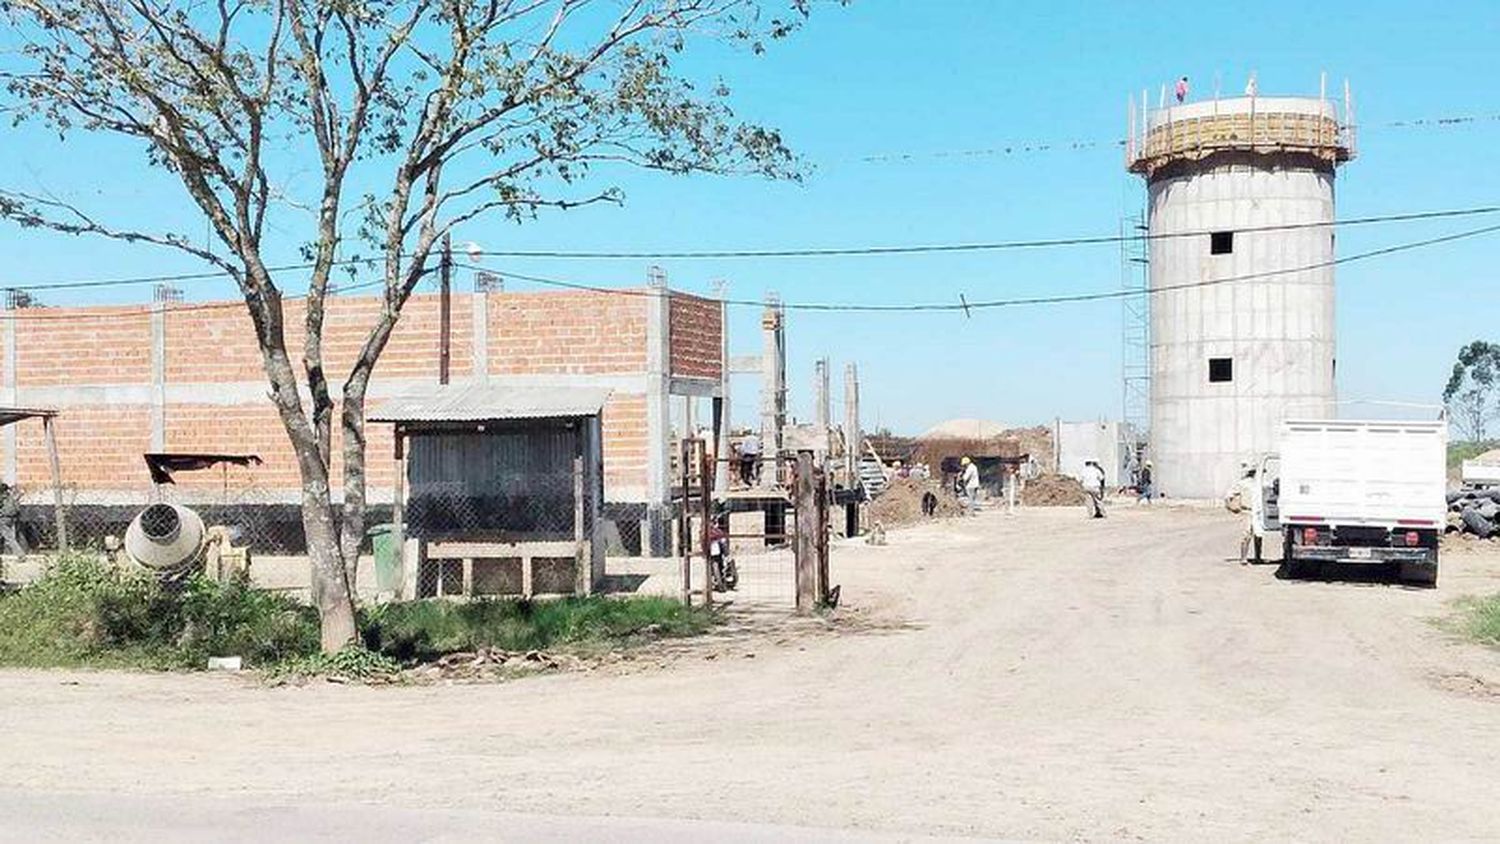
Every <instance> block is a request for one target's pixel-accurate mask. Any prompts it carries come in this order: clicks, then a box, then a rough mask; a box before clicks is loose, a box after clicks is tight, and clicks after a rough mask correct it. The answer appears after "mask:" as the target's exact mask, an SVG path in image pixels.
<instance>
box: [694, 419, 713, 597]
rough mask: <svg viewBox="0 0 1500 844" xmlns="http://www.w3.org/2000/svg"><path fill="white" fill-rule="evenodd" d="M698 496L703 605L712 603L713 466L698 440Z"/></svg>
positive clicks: (705, 449) (706, 451)
mask: <svg viewBox="0 0 1500 844" xmlns="http://www.w3.org/2000/svg"><path fill="white" fill-rule="evenodd" d="M698 443H699V448H698V482H699V485H698V498H699V501H700V502H701V509H702V511H703V512H702V516H701V518H702V520H703V524H702V526H701V527H700V529H699V531H698V536H699V540H700V541H699V546H698V547H699V549H700V550H701V551H702V552H703V606H704V607H705V608H709V607H712V606H713V605H714V578H713V567H714V561H713V559H712V558H711V557H710V555H709V553H708V535H709V532H710V531H711V530H713V512H714V502H713V486H714V476H713V466H712V464H710V463H709V462H708V449H707V448H706V447H705V446H706V445H707V444H706V443H704V442H703V441H702V440H698Z"/></svg>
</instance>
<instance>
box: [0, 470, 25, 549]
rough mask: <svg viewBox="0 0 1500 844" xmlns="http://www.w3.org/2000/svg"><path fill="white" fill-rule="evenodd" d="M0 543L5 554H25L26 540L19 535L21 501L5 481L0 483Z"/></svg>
mask: <svg viewBox="0 0 1500 844" xmlns="http://www.w3.org/2000/svg"><path fill="white" fill-rule="evenodd" d="M0 543H3V545H4V548H5V553H7V554H15V555H16V556H18V557H20V556H25V554H26V541H25V540H24V539H23V538H22V537H21V501H20V498H19V497H18V496H17V495H16V490H15V488H14V487H12V486H10V485H9V484H5V483H0Z"/></svg>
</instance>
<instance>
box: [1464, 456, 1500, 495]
mask: <svg viewBox="0 0 1500 844" xmlns="http://www.w3.org/2000/svg"><path fill="white" fill-rule="evenodd" d="M1458 471H1459V479H1460V480H1461V481H1462V482H1463V485H1464V487H1465V488H1466V489H1494V488H1496V487H1500V458H1489V457H1487V456H1486V457H1482V458H1479V459H1477V460H1465V461H1464V462H1463V463H1462V464H1460V465H1459V470H1458Z"/></svg>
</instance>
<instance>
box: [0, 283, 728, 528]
mask: <svg viewBox="0 0 1500 844" xmlns="http://www.w3.org/2000/svg"><path fill="white" fill-rule="evenodd" d="M379 307H380V299H379V298H378V297H373V296H334V297H330V299H329V301H328V308H327V318H326V323H325V329H324V343H323V349H324V357H325V361H326V365H327V368H328V370H329V372H330V373H331V374H332V376H333V378H332V379H331V380H332V382H333V384H334V386H335V394H336V395H337V392H336V391H337V387H338V386H339V385H341V384H342V376H343V374H344V373H347V371H348V368H349V366H350V364H351V362H352V360H353V358H354V356H355V355H356V353H357V352H358V349H359V348H360V346H361V344H362V343H363V341H364V337H365V334H366V332H367V331H368V330H369V327H370V325H371V324H372V322H373V319H374V317H375V314H376V312H377V310H378V308H379ZM451 307H452V311H451V314H452V317H451V324H452V328H451V335H450V372H451V378H452V381H453V383H455V384H462V383H465V382H475V381H478V382H489V383H496V384H514V385H539V384H544V385H549V386H568V385H571V386H587V387H595V388H599V387H602V388H607V389H608V390H610V394H609V399H608V401H607V403H606V404H605V407H604V412H603V419H602V426H603V435H604V436H603V457H604V467H605V472H604V496H605V505H606V510H605V513H604V515H605V517H606V518H607V519H609V520H610V521H611V522H613V523H614V524H615V531H616V536H617V538H618V541H619V542H620V543H621V544H622V545H624V546H625V550H629V551H639V550H643V549H642V548H641V546H640V544H638V542H639V540H638V539H637V537H638V536H639V535H641V534H642V533H644V535H645V536H647V537H664V536H665V535H666V528H665V524H664V522H665V514H666V511H667V509H668V507H669V504H670V488H671V482H670V472H671V468H670V467H671V451H670V449H671V441H672V431H671V418H672V417H671V412H670V408H671V404H670V402H671V399H672V397H673V396H684V397H712V396H721V395H723V387H724V383H723V381H724V376H725V346H724V337H725V335H724V313H723V306H722V305H721V304H720V303H719V302H718V301H716V300H713V299H706V298H702V297H698V296H693V295H689V294H685V293H679V292H674V291H670V290H668V289H667V288H666V287H665V286H648V287H643V288H635V289H626V290H615V291H610V292H594V291H559V292H541V293H534V292H525V293H519V292H501V291H485V292H474V293H460V294H454V295H453V297H452V306H451ZM439 308H440V300H439V296H437V295H436V294H424V295H416V296H413V297H412V298H411V300H410V301H409V302H408V303H407V305H406V308H405V311H404V314H403V317H402V319H401V322H400V325H399V326H398V328H397V330H396V332H395V334H394V335H393V336H392V338H391V341H390V344H389V345H388V347H387V348H386V351H385V353H384V355H383V357H382V358H381V361H380V364H379V366H378V367H377V369H376V373H375V377H374V378H373V380H372V383H371V388H370V394H369V399H370V402H371V403H372V405H373V404H376V403H378V402H379V401H380V400H382V399H385V398H387V397H390V396H394V395H399V394H401V393H403V392H406V391H409V390H411V389H413V388H416V387H420V386H425V385H430V384H433V383H435V382H436V380H437V377H438V369H439V358H440V345H441V344H440V339H441V338H440V336H439V334H440V329H439V326H440V318H439V317H440V314H439ZM302 324H303V316H302V304H301V302H300V300H288V301H287V302H286V325H287V338H286V341H287V348H288V350H289V351H290V352H291V353H292V355H293V358H294V359H296V357H297V350H298V349H300V348H301V346H302V339H301V330H302ZM0 361H3V363H0V397H3V398H0V401H3V403H4V404H5V405H8V406H12V407H47V408H56V409H57V410H58V411H60V413H59V415H58V417H57V420H56V432H57V443H58V448H59V451H60V453H61V459H62V474H63V484H64V487H65V489H66V491H67V492H66V495H67V499H68V502H69V504H70V506H71V509H72V510H73V511H74V512H75V514H76V518H75V519H74V520H75V521H80V522H84V523H85V524H84V525H83V526H84V527H85V528H87V523H88V522H93V523H95V524H98V523H109V524H111V525H113V523H116V522H121V521H123V520H128V519H129V518H130V516H131V515H133V511H134V509H135V508H138V507H139V506H141V505H143V504H144V503H146V502H147V501H148V500H150V497H151V496H152V495H154V494H156V493H155V492H153V490H152V487H151V483H150V480H149V478H148V475H147V471H146V466H145V463H144V461H143V460H142V455H143V454H144V453H147V452H198V453H234V454H256V455H258V456H260V457H261V458H262V460H263V461H264V462H263V464H261V465H259V466H254V467H249V468H238V467H235V468H232V469H225V470H224V471H223V472H222V473H221V472H199V473H191V474H183V475H180V476H179V477H178V478H177V479H176V484H175V488H174V489H173V490H172V492H171V495H172V496H173V497H174V498H175V499H176V500H178V501H182V502H183V503H199V504H202V505H204V506H210V507H211V506H218V505H226V504H232V505H233V506H235V507H237V508H244V507H255V508H257V509H259V510H260V511H262V517H267V515H268V514H270V517H271V518H274V519H275V520H276V521H277V522H279V523H281V524H282V525H283V527H284V530H283V531H282V532H283V534H285V533H288V532H290V533H292V534H295V535H296V538H294V539H292V540H290V541H283V542H279V543H277V544H280V545H282V546H283V547H282V548H281V549H280V550H283V551H295V550H300V549H297V548H295V547H292V546H295V545H296V544H299V543H300V523H299V522H298V518H299V517H298V513H297V507H296V503H297V502H298V500H299V494H300V485H299V480H298V474H297V468H296V464H295V461H294V459H293V455H292V452H291V449H290V447H289V445H288V443H287V440H286V433H285V431H284V429H283V427H282V425H281V422H280V419H279V417H278V416H277V414H276V410H275V407H274V405H273V404H272V403H271V401H270V399H269V398H268V396H267V392H268V385H267V382H266V378H265V374H264V371H263V369H262V367H261V356H260V352H259V350H258V348H257V346H256V343H255V339H254V336H253V333H252V329H251V325H250V321H249V317H248V315H247V314H246V312H245V308H244V305H243V303H241V302H239V301H222V302H198V303H177V302H171V301H159V302H156V303H154V304H151V305H146V306H140V305H131V306H109V307H80V308H22V309H15V310H8V311H4V312H0ZM367 436H368V451H367V455H368V463H367V470H368V479H369V480H368V483H369V497H370V500H371V502H372V503H377V504H380V503H384V504H387V505H388V504H389V502H390V501H391V500H392V499H391V490H392V486H393V482H394V476H393V474H392V473H393V468H392V462H391V460H389V459H388V456H389V455H390V453H391V449H392V431H391V428H390V426H386V425H375V424H372V425H370V426H369V429H368V432H367ZM334 437H335V441H334V444H333V454H334V466H333V479H334V484H335V490H334V495H335V498H337V497H338V496H339V495H340V493H339V491H338V489H337V484H338V483H339V481H340V479H341V477H342V468H341V465H340V464H341V461H340V460H339V453H340V445H339V443H338V441H337V438H338V430H337V425H335V430H334ZM0 467H3V476H4V479H5V480H6V482H7V483H11V484H13V485H17V486H19V488H20V489H21V490H22V492H23V494H25V500H26V501H27V503H28V504H34V505H36V506H40V505H43V504H45V503H48V502H50V498H48V496H47V493H46V490H47V488H48V487H47V484H48V482H49V481H48V478H49V476H48V464H47V455H46V452H45V450H44V447H43V442H42V437H41V435H40V433H39V432H33V431H30V430H28V429H27V428H25V427H24V426H23V427H20V428H17V427H14V426H13V427H10V428H6V429H5V430H4V433H3V434H0ZM230 473H233V474H232V476H231V474H230ZM88 514H92V518H88ZM37 521H38V523H40V522H41V521H42V520H40V519H39V520H37ZM637 525H639V526H640V527H641V528H644V531H643V530H639V529H638V528H637ZM87 533H88V531H87V530H85V531H84V534H85V535H87ZM660 542H661V540H660V539H659V538H658V539H654V540H647V543H646V544H647V545H648V546H653V545H659V544H660Z"/></svg>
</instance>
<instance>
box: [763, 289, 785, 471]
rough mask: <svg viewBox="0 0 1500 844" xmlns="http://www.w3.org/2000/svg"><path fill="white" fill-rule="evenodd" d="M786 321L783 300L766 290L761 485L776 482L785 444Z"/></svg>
mask: <svg viewBox="0 0 1500 844" xmlns="http://www.w3.org/2000/svg"><path fill="white" fill-rule="evenodd" d="M782 322H783V311H782V308H781V301H780V300H779V299H778V298H777V296H776V294H774V293H768V294H766V309H765V310H764V311H763V312H762V313H761V318H760V330H761V373H760V375H761V380H760V448H761V461H762V466H761V472H760V479H761V480H760V482H761V486H771V485H773V484H774V483H775V480H776V474H777V473H776V469H777V462H776V460H777V458H778V457H779V456H780V455H781V447H782V440H781V430H782V427H783V426H784V425H786V335H785V334H784V333H783V328H782Z"/></svg>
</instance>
